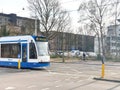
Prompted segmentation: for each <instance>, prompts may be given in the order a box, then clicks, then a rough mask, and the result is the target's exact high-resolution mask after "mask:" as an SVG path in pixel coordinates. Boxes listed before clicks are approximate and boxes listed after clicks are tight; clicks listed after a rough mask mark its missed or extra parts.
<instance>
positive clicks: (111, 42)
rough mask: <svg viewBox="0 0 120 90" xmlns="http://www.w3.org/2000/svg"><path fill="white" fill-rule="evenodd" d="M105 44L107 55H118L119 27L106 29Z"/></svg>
mask: <svg viewBox="0 0 120 90" xmlns="http://www.w3.org/2000/svg"><path fill="white" fill-rule="evenodd" d="M106 44H107V48H106V49H107V51H108V53H109V54H111V55H120V25H111V26H109V27H108V32H107V40H106Z"/></svg>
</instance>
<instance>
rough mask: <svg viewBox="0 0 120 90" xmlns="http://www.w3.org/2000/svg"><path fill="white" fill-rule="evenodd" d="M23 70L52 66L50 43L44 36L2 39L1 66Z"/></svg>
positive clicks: (0, 49)
mask: <svg viewBox="0 0 120 90" xmlns="http://www.w3.org/2000/svg"><path fill="white" fill-rule="evenodd" d="M18 60H20V62H21V63H20V66H21V68H37V67H47V66H49V65H50V56H49V54H48V42H47V41H46V38H45V37H42V36H30V35H26V36H7V37H0V66H11V67H17V66H18Z"/></svg>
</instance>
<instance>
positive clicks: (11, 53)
mask: <svg viewBox="0 0 120 90" xmlns="http://www.w3.org/2000/svg"><path fill="white" fill-rule="evenodd" d="M18 55H20V45H19V44H1V57H2V58H18Z"/></svg>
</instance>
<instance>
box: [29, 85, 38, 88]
mask: <svg viewBox="0 0 120 90" xmlns="http://www.w3.org/2000/svg"><path fill="white" fill-rule="evenodd" d="M34 87H36V85H31V86H28V87H27V88H34Z"/></svg>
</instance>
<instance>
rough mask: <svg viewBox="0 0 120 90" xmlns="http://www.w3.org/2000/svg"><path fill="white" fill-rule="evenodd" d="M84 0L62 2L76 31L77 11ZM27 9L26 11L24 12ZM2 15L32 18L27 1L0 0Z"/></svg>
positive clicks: (64, 0)
mask: <svg viewBox="0 0 120 90" xmlns="http://www.w3.org/2000/svg"><path fill="white" fill-rule="evenodd" d="M81 1H82V0H60V2H61V6H62V8H64V9H66V10H67V11H69V13H70V16H71V18H72V26H74V27H73V28H74V29H77V27H78V23H77V21H78V19H79V15H78V12H77V9H78V7H79V5H80V2H81ZM23 8H25V9H24V10H22V9H23ZM0 13H7V14H9V13H16V14H17V15H18V16H22V17H30V12H29V10H28V3H27V0H0Z"/></svg>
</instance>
